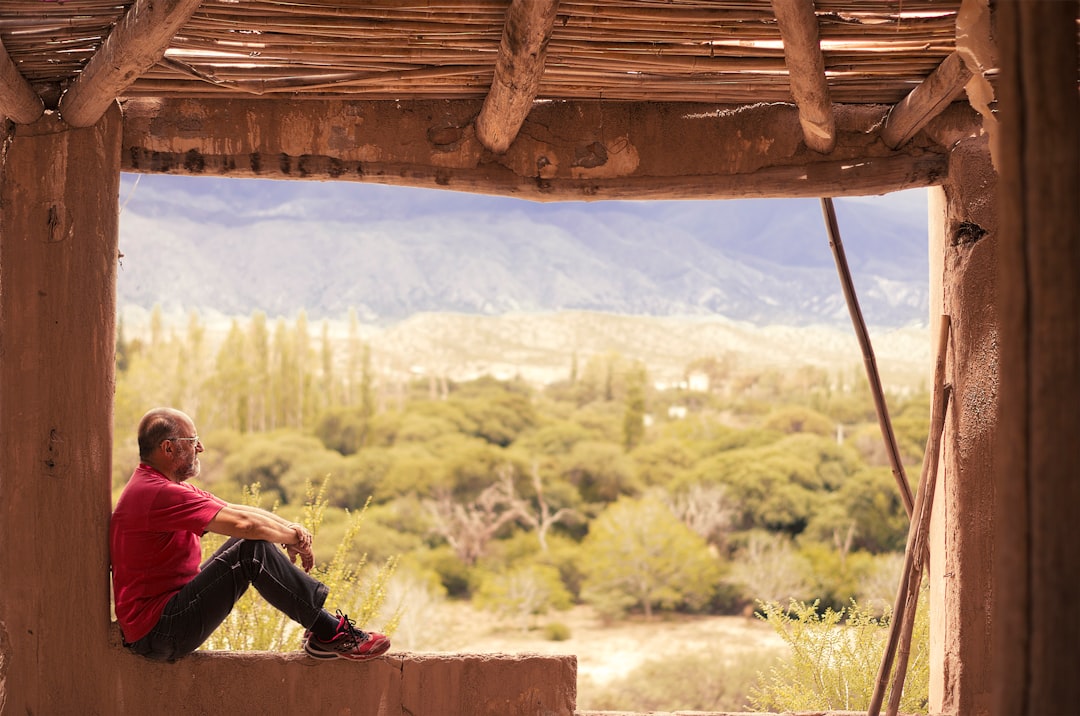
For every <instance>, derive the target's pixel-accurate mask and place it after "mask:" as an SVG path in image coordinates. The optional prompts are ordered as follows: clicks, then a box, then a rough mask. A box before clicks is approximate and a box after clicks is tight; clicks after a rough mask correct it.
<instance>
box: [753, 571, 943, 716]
mask: <svg viewBox="0 0 1080 716" xmlns="http://www.w3.org/2000/svg"><path fill="white" fill-rule="evenodd" d="M928 594H929V589H928V588H927V587H924V588H923V590H922V594H920V595H919V606H918V609H917V610H916V613H915V625H914V630H913V632H912V637H911V655H910V659H909V662H908V670H907V677H906V679H905V684H904V692H903V696H902V698H901V699H900V711H902V712H904V713H926V712H927V706H928V703H929V690H930V665H929V642H930V630H929V623H930V619H929V615H928V605H927V603H926V602H927V595H928ZM817 606H818V605H817V602H814V603H813V604H810V605H808V604H806V603H805V602H795V601H792V602H791V603H790V604H789V606H788V608H787V609H786V610H785V609H783V608H782V607H780V605H779V604H778V603H776V602H770V603H767V604H766V603H762V604H761V610H762V611H761V612H760V613H759V614H758V616H759V617H760V618H762V619H764V620H766V621H767V622H768V623H769V624H770V625H771V626H772V627H773V629H775V630H776V633H777V634H779V635H780V637H781V638H782V639H783V640H784V641H785V642H786V643H787V644H788V646H789V647H791V652H790V654H789V655H788V656H787V658H786V659H783V660H781V661H780V662H779V663H778V664H776V665H775V666H773V667H772V668H771V669H770V670H769V672H768V673H767V674H765V673H762V674H759V675H758V681H757V684H756V685H755V686H754V687H753V688H751V690H750V703H751V704H752V705H753V707H754V708H755V709H757V710H759V711H812V710H828V711H865V710H866V709H867V708H868V707H869V705H870V699H871V698H872V696H873V692H874V684H875V682H876V680H877V672H878V670H879V668H880V665H881V658H882V655H883V654H884V650H885V643H886V640H887V638H888V633H889V623H890V618H891V610H887V611H886V613H885V615H884V616H882V617H881V618H877V617H875V616H874V615H873V613H872V612H871V611H870V610H868V609H866V608H864V607H861V606H859V605H858V604H857V603H856V602H855V600H854V599H853V600H851V606H850V608H848V609H847V610H844V609H841V610H839V611H834V610H832V609H826V610H825V612H824V613H819V612H818V611H817ZM845 611H846V614H847V619H846V621H845V620H844V616H845ZM890 686H891V678H890ZM888 699H889V694H888V692H886V694H885V701H884V703H888Z"/></svg>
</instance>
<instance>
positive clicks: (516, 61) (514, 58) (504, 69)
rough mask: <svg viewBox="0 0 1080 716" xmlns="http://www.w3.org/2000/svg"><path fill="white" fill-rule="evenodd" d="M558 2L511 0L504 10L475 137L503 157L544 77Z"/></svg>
mask: <svg viewBox="0 0 1080 716" xmlns="http://www.w3.org/2000/svg"><path fill="white" fill-rule="evenodd" d="M558 7H559V0H514V1H513V3H511V5H510V8H509V9H508V10H507V11H506V23H505V24H504V25H503V33H502V42H500V44H499V56H498V58H497V59H496V60H495V78H494V80H493V81H492V83H491V89H490V90H489V91H488V94H487V97H486V98H485V99H484V106H483V108H482V109H481V110H480V116H478V117H477V118H476V136H477V138H479V140H480V143H481V144H483V145H484V146H485V147H487V148H488V149H490V150H491V151H493V152H495V153H496V154H501V153H503V152H505V151H506V149H507V148H508V147H509V146H510V144H511V143H512V142H513V141H514V137H516V136H517V133H518V131H519V130H520V129H521V125H522V123H523V122H524V121H525V117H526V116H528V114H529V110H530V109H532V104H533V100H535V99H536V94H537V92H538V91H539V89H540V79H541V77H543V74H544V58H545V55H546V54H547V44H548V40H550V39H551V29H552V27H554V25H555V12H556V10H557V9H558Z"/></svg>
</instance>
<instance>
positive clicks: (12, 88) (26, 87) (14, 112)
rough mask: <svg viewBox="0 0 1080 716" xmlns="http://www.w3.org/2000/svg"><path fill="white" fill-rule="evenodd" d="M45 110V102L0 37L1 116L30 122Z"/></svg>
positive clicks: (24, 122)
mask: <svg viewBox="0 0 1080 716" xmlns="http://www.w3.org/2000/svg"><path fill="white" fill-rule="evenodd" d="M44 112H45V104H44V103H43V102H42V101H41V98H40V97H38V96H37V92H35V91H34V88H33V87H31V86H30V83H29V82H27V81H26V78H25V77H23V76H22V74H20V73H19V68H18V67H16V66H15V63H14V62H12V61H11V57H10V56H9V55H8V53H7V50H6V49H5V48H4V41H3V40H2V39H0V117H7V118H9V119H11V120H12V121H14V122H17V123H19V124H30V123H31V122H35V121H37V119H38V117H40V116H41V115H42V114H44Z"/></svg>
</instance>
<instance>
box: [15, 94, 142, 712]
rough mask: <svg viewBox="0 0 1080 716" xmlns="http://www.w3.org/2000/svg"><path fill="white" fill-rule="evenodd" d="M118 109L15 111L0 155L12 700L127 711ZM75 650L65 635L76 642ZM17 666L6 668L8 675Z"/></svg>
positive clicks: (51, 708)
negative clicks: (113, 514) (118, 623)
mask: <svg viewBox="0 0 1080 716" xmlns="http://www.w3.org/2000/svg"><path fill="white" fill-rule="evenodd" d="M120 123H121V117H120V113H119V111H118V110H117V109H116V108H115V107H113V108H112V110H111V111H110V112H108V113H107V114H106V115H105V116H104V117H103V118H102V120H101V121H100V122H98V123H97V124H96V125H95V126H94V127H91V128H87V129H76V130H73V129H71V128H70V127H68V126H66V125H65V124H64V123H63V122H61V121H60V119H59V118H58V117H57V116H56V115H55V114H52V113H47V114H45V115H44V116H42V118H41V119H39V120H38V121H37V122H34V123H33V124H18V125H14V127H13V128H12V129H11V133H10V134H9V135H8V136H6V137H3V139H4V151H3V153H2V154H0V206H2V207H3V210H2V211H0V257H2V258H3V260H2V261H0V285H2V286H3V291H2V292H0V326H2V330H0V356H3V359H2V360H0V455H3V456H4V466H3V478H2V479H0V505H2V512H0V542H2V543H3V545H4V549H3V550H0V574H2V575H3V580H4V581H3V598H2V599H0V659H2V661H3V663H2V664H0V703H3V702H5V701H6V706H7V710H6V711H4V713H20V714H29V713H38V714H47V713H52V714H60V713H106V712H108V713H118V711H117V709H118V704H119V703H121V702H122V701H123V699H122V698H114V699H112V700H110V701H108V702H105V701H98V700H97V694H98V693H99V689H100V684H104V683H107V682H110V681H111V680H112V679H113V678H114V677H115V673H114V672H113V671H112V670H111V669H110V659H109V658H108V654H109V636H108V628H109V570H108V564H109V553H108V538H107V535H108V530H109V511H110V510H109V502H110V489H111V485H110V475H111V474H112V421H113V409H112V406H113V394H114V392H115V379H114V376H115V364H116V270H117V241H118V237H119V215H118V212H117V204H118V200H119V194H120V167H119V165H120ZM73 634H78V635H79V638H78V641H79V647H78V648H77V649H69V648H53V647H55V646H57V645H60V644H65V643H71V640H72V635H73ZM5 681H6V683H5Z"/></svg>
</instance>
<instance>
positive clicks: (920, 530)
mask: <svg viewBox="0 0 1080 716" xmlns="http://www.w3.org/2000/svg"><path fill="white" fill-rule="evenodd" d="M950 325H951V322H950V319H949V317H948V316H942V317H941V326H940V330H939V333H938V344H937V353H936V360H935V364H934V402H933V405H932V406H931V419H930V434H929V435H928V436H927V439H926V450H925V452H924V453H923V469H922V475H921V476H920V478H919V491H918V493H917V495H916V498H915V514H916V518H915V519H913V520H912V521H911V524H910V525H909V527H908V539H907V548H906V549H905V550H904V567H903V573H902V575H901V577H900V584H899V587H898V588H897V592H896V601H895V603H894V605H893V614H892V622H891V623H890V624H889V638H888V640H887V642H886V645H885V653H884V654H883V655H882V657H881V666H880V668H879V669H878V675H877V681H876V683H875V685H874V694H873V696H872V697H871V699H870V707H869V709H868V710H867V716H878V714H879V713H880V712H881V703H882V701H883V700H884V698H885V685H886V683H887V682H888V680H889V672H890V671H892V665H893V658H894V656H895V655H896V650H897V645H898V644H899V643H900V642H901V640H903V639H906V640H907V643H906V646H905V647H903V648H902V651H901V658H900V661H899V662H897V667H896V672H897V676H898V681H894V683H893V693H892V695H891V698H890V699H889V708H890V709H893V708H894V706H899V703H900V701H899V699H900V697H899V692H900V691H902V690H903V685H904V679H905V677H906V675H907V660H908V654H909V653H910V646H911V630H912V626H913V625H914V623H915V608H916V603H917V602H918V598H919V586H920V584H921V582H922V569H923V566H924V564H925V558H926V557H927V556H928V555H929V552H930V550H929V548H928V546H927V544H926V539H927V535H928V534H929V532H930V516H931V511H932V509H933V504H934V489H935V484H936V482H937V466H938V455H939V452H940V450H941V436H942V434H943V433H944V431H945V414H946V411H947V410H948V404H949V397H950V395H951V393H952V387H951V386H949V385H946V384H945V364H946V348H947V347H948V341H949V327H950ZM891 713H892V714H895V713H896V712H895V711H891Z"/></svg>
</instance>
